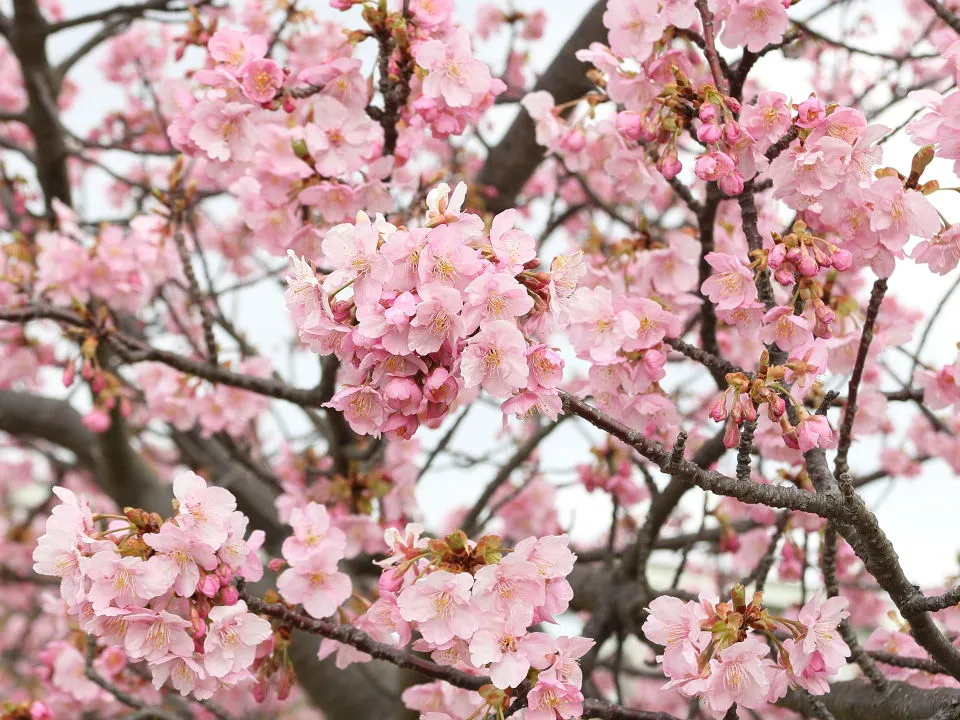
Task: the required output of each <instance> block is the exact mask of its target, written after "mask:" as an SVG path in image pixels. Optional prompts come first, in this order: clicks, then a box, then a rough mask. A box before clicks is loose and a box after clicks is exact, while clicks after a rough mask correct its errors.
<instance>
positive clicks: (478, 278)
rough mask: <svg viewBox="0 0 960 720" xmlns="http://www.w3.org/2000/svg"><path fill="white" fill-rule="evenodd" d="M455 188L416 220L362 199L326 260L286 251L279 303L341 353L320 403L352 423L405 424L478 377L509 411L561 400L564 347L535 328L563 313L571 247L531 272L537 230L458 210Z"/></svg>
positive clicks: (571, 273)
mask: <svg viewBox="0 0 960 720" xmlns="http://www.w3.org/2000/svg"><path fill="white" fill-rule="evenodd" d="M465 195H466V185H465V184H463V183H461V184H459V185H458V186H457V188H456V190H455V191H454V192H453V194H452V195H451V194H450V188H449V187H448V186H447V185H445V184H441V185H439V186H438V187H437V188H435V189H434V190H432V191H431V192H430V194H429V196H428V198H427V217H426V220H427V222H426V225H425V226H424V227H420V228H414V229H409V230H408V229H406V228H398V227H396V226H394V225H392V224H390V223H388V222H386V220H384V219H383V217H382V216H378V217H377V218H376V220H371V219H370V218H369V217H368V216H367V215H366V214H364V213H360V214H359V215H358V216H357V221H356V222H355V223H344V224H341V225H337V226H335V227H333V228H331V229H330V230H329V231H328V232H327V233H326V235H325V237H324V238H323V244H322V250H323V263H324V264H325V265H326V266H327V267H328V268H329V272H328V273H326V274H324V273H321V272H319V271H317V270H314V268H313V267H311V265H310V264H308V263H307V262H306V261H305V260H303V259H298V258H296V257H293V258H292V259H293V272H292V274H291V275H290V276H288V278H287V283H288V288H287V292H286V301H287V307H288V309H289V310H290V312H291V314H292V316H293V320H294V322H295V323H296V325H297V328H298V331H299V334H300V339H301V341H303V342H304V343H305V344H306V345H308V346H309V347H310V349H311V350H313V351H314V352H318V353H320V354H322V355H330V354H335V355H336V356H337V358H339V360H340V361H341V362H342V368H343V369H342V370H341V373H340V379H341V381H342V382H343V383H344V387H342V388H341V389H340V390H338V391H337V392H336V394H335V395H334V396H333V397H332V398H331V399H330V401H329V402H328V403H327V406H328V407H332V408H335V409H336V410H340V411H342V412H343V415H344V417H345V418H346V420H347V422H349V423H350V427H351V428H352V429H353V430H354V432H357V433H359V434H363V435H379V434H380V433H385V434H387V435H388V437H391V438H409V437H410V436H412V435H413V433H414V432H415V431H416V429H417V428H418V427H419V426H420V424H425V425H428V426H431V427H436V426H437V425H438V424H439V422H440V421H441V420H442V419H443V417H444V416H445V415H446V414H447V412H448V411H449V408H450V406H451V405H452V404H453V403H454V402H455V401H456V400H457V399H458V397H459V396H460V395H461V393H462V392H465V391H472V390H474V389H477V388H482V389H483V390H485V391H486V392H487V393H489V394H490V395H492V396H494V397H498V398H503V399H505V402H504V403H503V405H502V406H501V407H502V410H503V412H504V414H505V415H506V414H515V415H519V416H525V415H527V414H528V413H530V412H532V411H535V410H536V411H539V412H542V413H544V414H546V415H548V416H550V417H552V418H556V416H557V414H558V413H559V411H560V398H559V395H558V394H557V386H558V385H559V383H560V381H561V379H562V371H563V366H564V361H563V359H562V358H561V357H560V355H559V354H558V353H557V352H556V351H555V350H553V349H552V348H550V347H549V346H547V345H546V344H544V343H543V342H535V341H533V340H532V339H531V336H536V335H538V334H543V333H545V332H548V331H550V330H553V329H556V328H559V327H562V326H563V325H565V324H566V323H567V322H568V318H567V310H568V308H569V307H570V306H571V304H572V303H573V302H575V299H574V297H573V295H574V289H575V287H576V282H577V278H578V276H579V275H580V274H581V272H582V267H581V265H580V255H579V254H575V255H572V256H560V257H557V258H555V259H554V261H553V263H552V264H551V270H550V271H549V272H535V271H534V270H532V269H531V268H535V267H537V266H538V265H539V261H538V260H537V258H536V248H535V246H536V243H535V240H534V238H532V237H531V236H530V235H527V234H526V233H524V232H522V231H520V230H517V229H515V228H514V227H513V226H514V222H515V218H516V212H515V211H511V210H508V211H504V212H502V213H500V214H499V215H497V216H496V217H495V218H494V219H493V221H492V223H491V225H490V228H489V231H488V230H487V229H486V228H485V227H484V224H483V221H482V220H481V219H480V218H479V217H478V216H476V215H473V214H469V213H464V212H461V206H462V203H463V200H464V197H465ZM348 289H349V291H350V293H349V294H348V293H345V292H344V291H346V290H348ZM637 322H638V323H639V321H637ZM653 334H655V331H654V332H653V333H650V335H651V336H652V335H653ZM634 335H636V328H634Z"/></svg>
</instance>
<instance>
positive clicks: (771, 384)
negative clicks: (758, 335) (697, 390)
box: [710, 350, 834, 452]
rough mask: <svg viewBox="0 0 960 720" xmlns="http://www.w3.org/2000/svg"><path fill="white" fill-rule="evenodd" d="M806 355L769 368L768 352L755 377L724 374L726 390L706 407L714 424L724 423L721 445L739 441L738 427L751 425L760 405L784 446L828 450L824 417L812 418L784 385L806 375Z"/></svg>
mask: <svg viewBox="0 0 960 720" xmlns="http://www.w3.org/2000/svg"><path fill="white" fill-rule="evenodd" d="M810 363H811V358H810V355H809V353H808V354H807V355H805V356H804V357H801V358H799V359H791V360H789V361H788V362H787V363H786V364H784V365H770V353H769V352H768V351H767V350H764V351H763V354H762V355H761V356H760V365H759V367H758V368H757V372H756V374H755V375H753V376H752V377H751V376H748V375H747V374H746V373H743V372H732V373H727V375H726V380H727V388H726V390H724V391H723V392H722V393H721V394H720V396H719V397H717V399H716V400H714V402H713V405H712V406H711V408H710V417H711V418H712V419H713V420H714V422H724V421H726V422H727V425H726V428H725V432H724V436H723V442H724V445H726V447H728V448H732V447H736V446H737V444H738V443H739V442H740V428H741V426H742V425H743V424H744V423H745V422H755V421H756V420H757V417H758V410H759V408H760V406H762V405H766V406H767V417H768V418H769V419H770V421H771V422H775V423H777V424H779V425H780V429H781V432H782V434H783V440H784V443H785V444H786V445H787V447H790V448H793V449H795V450H800V451H801V452H806V451H807V450H810V449H812V448H814V447H817V446H819V447H830V446H831V444H832V442H833V440H834V435H833V429H832V428H831V427H830V423H829V422H828V421H827V418H826V416H824V415H812V414H810V413H809V412H807V410H806V409H805V408H804V407H803V403H800V402H798V401H797V400H796V399H795V398H794V397H793V395H791V393H790V390H789V389H788V387H787V386H786V385H785V384H784V381H785V380H789V379H790V377H794V378H798V377H802V376H805V375H807V374H809V371H811V369H812V368H811V367H810ZM787 401H789V402H790V404H791V405H792V406H793V408H794V412H795V418H796V421H795V423H794V422H791V417H790V414H788V413H787Z"/></svg>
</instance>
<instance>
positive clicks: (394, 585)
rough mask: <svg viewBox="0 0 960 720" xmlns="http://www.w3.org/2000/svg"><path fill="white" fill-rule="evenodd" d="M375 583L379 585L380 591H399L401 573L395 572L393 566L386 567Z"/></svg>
mask: <svg viewBox="0 0 960 720" xmlns="http://www.w3.org/2000/svg"><path fill="white" fill-rule="evenodd" d="M377 585H378V586H379V587H380V592H381V593H384V592H388V593H395V592H399V590H400V588H402V587H403V575H402V574H399V573H397V572H396V571H395V569H394V568H387V569H386V570H384V571H383V573H382V574H381V575H380V580H379V581H378V582H377Z"/></svg>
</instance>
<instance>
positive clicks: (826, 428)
mask: <svg viewBox="0 0 960 720" xmlns="http://www.w3.org/2000/svg"><path fill="white" fill-rule="evenodd" d="M784 440H785V441H786V443H787V445H788V446H789V447H793V448H795V449H797V450H799V451H800V452H804V453H805V452H807V451H808V450H812V449H813V448H815V447H822V448H829V447H833V446H834V445H836V438H835V437H834V434H833V428H831V427H830V421H829V420H827V418H826V416H824V415H808V416H807V417H805V418H804V419H803V420H801V421H800V422H799V423H798V424H797V427H796V439H794V437H793V433H790V434H787V435H785V436H784Z"/></svg>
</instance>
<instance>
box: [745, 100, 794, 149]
mask: <svg viewBox="0 0 960 720" xmlns="http://www.w3.org/2000/svg"><path fill="white" fill-rule="evenodd" d="M791 115H792V113H791V112H790V106H789V105H788V104H787V96H786V95H784V94H782V93H778V92H771V91H767V92H762V93H760V94H759V95H757V99H756V102H755V103H753V104H750V105H744V106H743V110H742V111H741V113H740V125H741V126H743V128H744V130H746V131H747V132H749V133H750V135H752V136H753V138H754V139H756V140H757V142H762V143H765V144H767V145H770V144H772V143H775V142H776V141H777V140H779V139H780V138H781V137H783V134H784V133H785V132H786V131H787V129H788V128H789V127H790V122H791Z"/></svg>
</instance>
